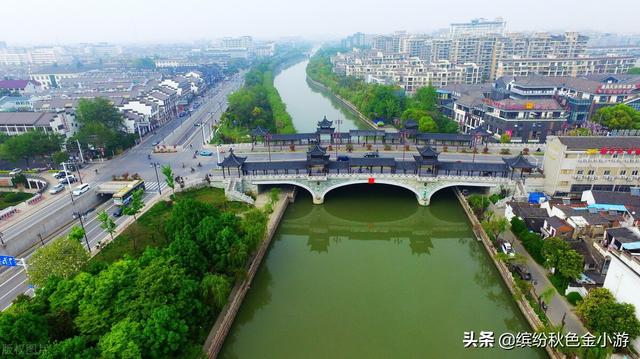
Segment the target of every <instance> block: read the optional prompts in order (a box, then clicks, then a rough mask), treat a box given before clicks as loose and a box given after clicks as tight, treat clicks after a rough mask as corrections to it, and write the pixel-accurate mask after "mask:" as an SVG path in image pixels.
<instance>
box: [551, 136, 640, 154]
mask: <svg viewBox="0 0 640 359" xmlns="http://www.w3.org/2000/svg"><path fill="white" fill-rule="evenodd" d="M558 140H560V142H561V143H562V144H563V145H565V146H567V150H569V151H586V150H589V149H593V148H610V147H615V148H636V147H638V144H640V136H559V137H558Z"/></svg>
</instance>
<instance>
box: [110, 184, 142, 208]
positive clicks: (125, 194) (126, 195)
mask: <svg viewBox="0 0 640 359" xmlns="http://www.w3.org/2000/svg"><path fill="white" fill-rule="evenodd" d="M139 189H142V190H143V191H144V181H143V180H134V181H131V183H129V184H127V185H126V186H125V187H124V188H122V189H121V190H119V191H118V192H116V193H114V194H113V204H115V205H116V206H126V205H127V204H129V201H131V196H132V195H133V192H135V191H137V190H139Z"/></svg>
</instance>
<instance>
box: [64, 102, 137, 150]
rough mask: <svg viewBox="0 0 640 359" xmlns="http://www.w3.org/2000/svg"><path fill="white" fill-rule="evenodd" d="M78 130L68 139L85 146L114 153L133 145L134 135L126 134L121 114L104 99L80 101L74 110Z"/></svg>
mask: <svg viewBox="0 0 640 359" xmlns="http://www.w3.org/2000/svg"><path fill="white" fill-rule="evenodd" d="M76 120H77V122H78V124H79V125H80V128H79V129H78V131H77V132H76V134H75V135H74V136H73V137H72V138H71V139H69V140H70V141H75V140H78V141H80V142H81V143H83V144H85V145H91V146H93V147H96V148H99V149H104V150H105V151H116V150H121V149H125V148H128V147H131V146H133V145H134V144H135V135H134V134H130V133H127V131H126V127H125V124H124V119H123V117H122V114H121V113H120V112H118V110H117V109H116V107H115V106H114V105H113V104H111V102H109V100H108V99H106V98H101V97H97V98H95V99H92V100H88V99H81V100H80V101H79V102H78V107H77V109H76Z"/></svg>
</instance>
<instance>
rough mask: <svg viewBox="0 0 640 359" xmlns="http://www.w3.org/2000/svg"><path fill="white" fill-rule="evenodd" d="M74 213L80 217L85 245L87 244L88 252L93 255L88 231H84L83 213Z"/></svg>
mask: <svg viewBox="0 0 640 359" xmlns="http://www.w3.org/2000/svg"><path fill="white" fill-rule="evenodd" d="M74 213H75V214H76V215H77V216H78V219H80V227H82V232H83V234H84V241H85V243H87V251H89V253H91V247H90V246H89V238H87V231H86V230H85V229H84V222H83V221H82V213H80V212H74Z"/></svg>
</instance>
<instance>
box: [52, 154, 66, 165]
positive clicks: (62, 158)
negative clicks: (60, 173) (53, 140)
mask: <svg viewBox="0 0 640 359" xmlns="http://www.w3.org/2000/svg"><path fill="white" fill-rule="evenodd" d="M51 159H52V160H53V163H54V164H59V163H62V162H67V161H68V160H69V154H68V153H66V152H63V151H57V152H54V153H53V155H51Z"/></svg>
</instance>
